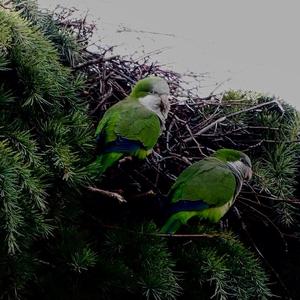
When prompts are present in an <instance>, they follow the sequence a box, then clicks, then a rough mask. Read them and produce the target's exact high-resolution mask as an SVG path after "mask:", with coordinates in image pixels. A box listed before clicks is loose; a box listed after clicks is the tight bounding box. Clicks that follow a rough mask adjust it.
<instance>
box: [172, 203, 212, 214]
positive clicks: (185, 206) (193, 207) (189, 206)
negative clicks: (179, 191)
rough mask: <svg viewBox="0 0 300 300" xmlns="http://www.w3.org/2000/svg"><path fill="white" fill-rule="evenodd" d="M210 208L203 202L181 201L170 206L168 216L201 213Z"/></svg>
mask: <svg viewBox="0 0 300 300" xmlns="http://www.w3.org/2000/svg"><path fill="white" fill-rule="evenodd" d="M209 207H210V206H209V205H208V204H207V203H205V202H204V201H202V200H196V201H195V200H193V201H191V200H180V201H177V202H175V203H171V204H170V206H169V208H168V210H167V214H168V215H173V214H175V213H177V212H180V211H201V210H204V209H206V208H209Z"/></svg>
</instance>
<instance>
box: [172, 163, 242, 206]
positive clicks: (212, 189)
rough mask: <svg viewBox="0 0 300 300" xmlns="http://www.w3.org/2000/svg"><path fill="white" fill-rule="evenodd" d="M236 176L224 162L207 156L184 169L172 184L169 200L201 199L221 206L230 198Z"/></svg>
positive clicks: (232, 193)
mask: <svg viewBox="0 0 300 300" xmlns="http://www.w3.org/2000/svg"><path fill="white" fill-rule="evenodd" d="M235 191H236V178H235V176H234V175H233V173H232V171H231V170H230V169H229V168H228V167H227V166H226V164H224V163H222V162H220V161H219V160H217V159H214V158H207V159H204V160H202V161H200V162H197V163H195V164H193V165H191V166H190V167H188V168H187V169H185V170H184V171H183V172H182V173H181V174H180V175H179V177H178V178H177V180H176V182H175V183H174V185H173V186H172V188H171V190H170V192H169V196H170V198H171V202H177V201H179V200H202V201H204V202H205V203H207V204H209V205H214V206H222V205H224V204H225V203H227V202H229V201H230V200H232V198H233V197H234V196H235Z"/></svg>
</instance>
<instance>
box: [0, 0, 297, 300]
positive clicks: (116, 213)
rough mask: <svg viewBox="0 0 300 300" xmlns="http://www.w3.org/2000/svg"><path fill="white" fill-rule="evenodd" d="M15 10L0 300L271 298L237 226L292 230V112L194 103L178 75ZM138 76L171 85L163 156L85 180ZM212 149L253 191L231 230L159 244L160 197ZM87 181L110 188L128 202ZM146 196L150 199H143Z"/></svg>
mask: <svg viewBox="0 0 300 300" xmlns="http://www.w3.org/2000/svg"><path fill="white" fill-rule="evenodd" d="M12 2H13V3H14V8H13V9H1V8H0V112H1V113H0V215H1V218H0V226H1V233H0V239H1V240H0V254H1V256H0V291H1V293H0V299H34V298H39V299H125V298H128V297H129V298H130V299H147V300H152V299H154V300H164V299H166V300H169V299H170V300H173V299H222V300H225V299H245V300H246V299H268V298H271V297H272V292H271V285H270V279H269V278H270V276H269V275H268V274H267V272H266V271H265V269H264V268H263V266H265V264H264V260H262V261H259V260H258V258H257V256H256V254H254V253H253V252H252V251H251V250H253V249H254V248H256V246H255V244H254V247H253V244H251V243H249V240H247V239H245V238H244V236H243V234H241V232H243V231H242V230H241V228H244V229H245V228H246V227H247V226H246V225H248V224H249V227H250V229H252V227H251V226H252V225H253V224H255V225H256V224H257V223H259V224H260V225H261V223H268V224H269V223H272V224H273V227H272V228H277V229H279V228H280V230H281V229H282V228H284V229H288V230H290V232H292V233H294V230H296V229H295V228H296V226H295V224H296V221H297V211H298V206H297V205H298V203H296V202H297V201H295V197H296V193H297V190H296V182H297V162H298V156H299V146H298V145H297V144H296V143H294V142H291V141H296V140H297V138H298V132H299V124H300V122H299V115H298V114H297V113H296V112H295V110H294V109H293V108H291V107H289V106H288V105H286V104H283V103H282V104H280V102H278V101H275V100H274V99H273V98H269V97H266V96H264V95H260V94H256V93H254V94H253V93H244V92H240V91H229V92H227V93H226V94H225V95H223V96H222V97H221V98H220V99H218V98H217V97H216V98H213V96H211V97H208V98H207V99H200V98H199V96H198V95H196V94H195V92H194V91H193V90H185V89H184V88H182V86H181V83H182V79H181V78H180V75H179V74H177V73H175V72H169V71H164V70H162V69H161V68H160V67H159V66H156V65H155V64H150V63H148V62H147V61H146V62H142V63H141V62H136V61H133V60H132V59H125V58H124V59H122V58H120V57H116V56H112V57H111V58H110V59H106V58H105V55H106V53H107V52H108V51H107V49H106V50H103V48H101V47H100V48H99V51H100V52H99V53H92V52H90V51H89V50H87V49H86V48H87V45H88V41H89V38H90V36H91V34H92V28H93V27H92V26H89V25H87V24H85V23H84V22H81V21H78V20H68V13H63V14H62V15H55V14H54V13H49V12H43V13H42V12H40V11H39V10H38V8H37V5H36V2H35V1H19V0H15V1H12ZM101 51H103V52H102V53H101ZM149 74H155V75H160V76H164V77H165V78H166V79H167V80H169V83H170V87H171V92H172V96H173V103H172V109H171V117H170V118H169V120H168V124H167V130H166V132H165V133H164V134H163V135H162V137H161V139H160V141H159V144H158V146H157V148H156V149H155V151H157V152H159V154H160V155H156V156H155V155H153V156H151V157H149V158H148V160H146V162H144V163H141V162H139V163H136V162H131V163H130V164H127V165H126V163H125V164H124V166H115V168H112V171H111V172H108V174H105V176H103V178H101V179H100V180H98V181H93V179H91V176H90V175H89V174H88V171H87V169H86V166H88V165H89V164H90V163H91V161H92V160H93V159H94V137H93V135H94V128H95V126H96V124H97V122H98V121H99V118H100V117H101V116H102V115H103V113H104V112H105V110H106V109H107V108H108V107H109V106H111V105H112V104H113V103H116V102H117V101H119V100H120V99H122V98H123V97H125V96H126V94H127V93H128V91H129V90H130V85H131V84H133V83H134V82H135V81H136V80H138V79H140V78H142V77H145V76H148V75H149ZM180 97H181V98H182V97H183V98H184V100H185V101H183V102H182V103H181V102H180V101H179V99H180ZM175 98H178V99H176V101H177V102H175ZM273 100H274V101H273ZM272 101H273V102H272ZM269 102H270V103H272V105H265V104H266V103H269ZM264 105H265V106H264ZM224 116H225V118H224ZM211 124H213V125H214V126H211ZM220 147H230V148H237V149H240V150H245V151H247V153H248V154H249V155H250V156H251V158H252V160H253V162H254V166H255V176H254V181H253V182H252V183H251V185H250V186H248V187H246V188H245V189H243V193H242V194H241V197H240V199H238V201H237V204H236V207H237V210H238V211H239V212H240V214H241V215H242V218H241V219H242V221H241V225H240V226H236V224H233V223H235V221H236V218H235V217H232V215H231V214H229V216H226V218H225V220H224V223H223V225H224V226H223V227H227V228H226V229H225V230H224V228H223V229H222V228H220V226H218V225H217V226H208V225H207V226H206V225H199V223H197V222H196V221H195V220H191V222H190V224H189V226H185V227H184V226H183V229H182V231H183V235H182V236H180V235H179V236H177V237H170V236H162V235H159V234H158V228H157V226H159V225H161V223H162V218H161V214H162V212H161V211H160V209H161V203H160V204H157V203H158V202H160V200H161V199H160V198H162V199H165V197H164V195H163V194H165V193H166V192H167V191H168V189H169V187H170V186H171V184H172V183H173V181H174V179H175V178H176V175H178V174H179V173H180V171H182V170H183V169H184V168H185V167H186V166H187V165H189V164H190V163H191V162H193V161H196V160H199V159H201V158H203V157H204V155H205V154H210V153H211V150H212V149H218V148H220ZM90 184H93V186H94V187H95V186H96V187H99V188H101V189H102V188H103V189H107V190H117V191H120V190H121V192H122V195H124V197H125V198H126V200H127V203H126V204H122V205H121V204H119V203H115V202H114V201H112V199H107V198H106V197H104V196H103V195H102V194H97V193H92V192H90V191H88V189H86V187H87V186H88V185H90ZM149 189H152V190H154V192H155V194H156V196H157V197H152V198H151V197H148V198H147V192H148V191H149ZM152 192H153V191H152ZM137 194H139V195H137ZM150 194H151V193H150ZM140 195H144V196H142V197H138V196H140ZM141 198H142V199H141ZM157 198H158V199H157ZM249 203H250V204H251V205H250V204H249ZM158 207H159V208H158ZM257 214H258V216H259V218H258V219H259V220H256V219H255V218H254V217H253V216H256V218H257ZM253 219H254V221H253ZM262 221H263V222H262ZM268 221H270V222H268ZM228 227H229V228H231V229H233V230H236V232H237V234H238V235H234V234H233V233H231V232H230V231H229V229H228ZM236 227H238V229H236ZM250 231H251V230H250ZM184 234H186V235H184ZM190 235H191V236H190ZM282 236H283V234H281V237H282ZM241 237H242V238H243V241H244V242H248V243H249V244H248V246H249V247H248V246H245V245H244V244H243V243H242V242H241V241H240V239H241ZM263 238H264V237H263ZM254 240H255V241H256V239H255V237H254ZM258 240H259V239H258ZM250 247H251V248H250Z"/></svg>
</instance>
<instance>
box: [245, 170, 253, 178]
mask: <svg viewBox="0 0 300 300" xmlns="http://www.w3.org/2000/svg"><path fill="white" fill-rule="evenodd" d="M252 175H253V171H252V169H251V168H250V167H248V168H247V171H246V174H245V180H247V181H249V180H250V179H251V178H252Z"/></svg>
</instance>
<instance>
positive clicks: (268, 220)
mask: <svg viewBox="0 0 300 300" xmlns="http://www.w3.org/2000/svg"><path fill="white" fill-rule="evenodd" d="M240 203H241V204H243V205H245V206H247V207H249V208H250V209H252V210H253V211H255V212H256V213H257V214H258V215H260V216H262V217H263V218H264V219H265V220H267V222H268V223H269V224H270V225H272V227H273V228H274V229H275V230H276V231H277V232H278V234H279V235H280V238H281V241H282V243H283V245H284V250H285V252H288V244H287V241H286V239H285V237H284V234H283V233H282V232H281V230H280V229H279V228H278V226H277V225H276V224H275V223H274V222H273V221H272V220H271V219H270V218H269V217H267V216H266V215H265V214H264V213H262V212H261V211H259V210H258V209H256V208H254V207H253V206H251V205H249V204H247V203H245V202H242V201H240Z"/></svg>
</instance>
